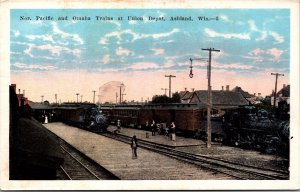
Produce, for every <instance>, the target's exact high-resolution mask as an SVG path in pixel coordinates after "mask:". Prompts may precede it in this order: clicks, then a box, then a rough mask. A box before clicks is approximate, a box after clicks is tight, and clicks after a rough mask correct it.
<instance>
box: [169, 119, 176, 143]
mask: <svg viewBox="0 0 300 192" xmlns="http://www.w3.org/2000/svg"><path fill="white" fill-rule="evenodd" d="M175 127H176V126H175V123H174V122H172V123H171V126H170V132H171V139H172V140H173V141H175Z"/></svg>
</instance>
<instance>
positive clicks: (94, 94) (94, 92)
mask: <svg viewBox="0 0 300 192" xmlns="http://www.w3.org/2000/svg"><path fill="white" fill-rule="evenodd" d="M92 92H94V97H93V103H95V93H96V91H95V90H94V91H92Z"/></svg>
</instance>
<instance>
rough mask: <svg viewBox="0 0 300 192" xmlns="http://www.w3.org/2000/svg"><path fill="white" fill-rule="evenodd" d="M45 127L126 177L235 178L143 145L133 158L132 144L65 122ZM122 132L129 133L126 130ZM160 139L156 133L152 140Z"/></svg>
mask: <svg viewBox="0 0 300 192" xmlns="http://www.w3.org/2000/svg"><path fill="white" fill-rule="evenodd" d="M44 126H45V127H46V128H47V129H48V130H50V131H52V132H53V133H54V134H56V135H58V136H59V137H60V138H62V139H63V140H65V141H66V142H68V143H69V144H70V145H72V146H73V147H75V148H76V149H77V150H79V151H81V152H82V153H84V154H85V155H86V156H88V157H89V158H91V159H93V160H94V161H95V162H97V163H98V164H100V165H101V166H102V167H104V168H105V169H107V170H109V171H110V172H112V173H113V174H114V175H116V176H117V177H119V178H120V179H122V180H229V179H233V178H231V177H230V176H228V175H224V174H222V173H217V172H211V171H208V170H204V169H202V168H200V167H198V166H195V165H191V164H188V163H184V162H182V161H179V160H176V159H173V158H170V157H167V156H165V155H161V154H158V153H155V152H152V151H149V150H146V149H141V148H138V150H137V154H138V158H137V159H132V151H131V147H130V145H129V144H126V143H123V142H120V141H116V140H113V139H110V138H107V137H105V136H101V135H98V134H95V133H92V132H88V131H86V130H82V129H79V128H76V127H71V126H68V125H65V124H63V123H49V124H44ZM127 131H128V132H129V131H132V132H130V133H128V134H136V135H137V137H138V139H140V138H139V136H142V133H140V132H135V131H138V130H135V131H134V130H127ZM121 132H123V133H124V134H125V129H123V131H121ZM139 133H140V134H141V135H139ZM158 138H159V137H157V138H156V137H154V136H153V137H151V138H149V139H158ZM147 139H148V138H147ZM163 139H167V138H163ZM166 142H167V141H166ZM182 143H184V142H182Z"/></svg>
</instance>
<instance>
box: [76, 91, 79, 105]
mask: <svg viewBox="0 0 300 192" xmlns="http://www.w3.org/2000/svg"><path fill="white" fill-rule="evenodd" d="M76 95H77V103H78V95H79V93H76Z"/></svg>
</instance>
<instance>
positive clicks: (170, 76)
mask: <svg viewBox="0 0 300 192" xmlns="http://www.w3.org/2000/svg"><path fill="white" fill-rule="evenodd" d="M165 77H169V97H170V98H171V78H172V77H176V76H174V75H165Z"/></svg>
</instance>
